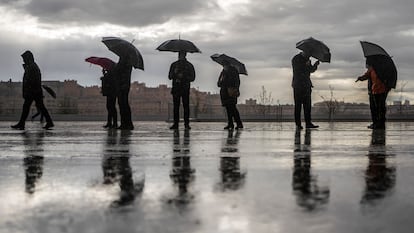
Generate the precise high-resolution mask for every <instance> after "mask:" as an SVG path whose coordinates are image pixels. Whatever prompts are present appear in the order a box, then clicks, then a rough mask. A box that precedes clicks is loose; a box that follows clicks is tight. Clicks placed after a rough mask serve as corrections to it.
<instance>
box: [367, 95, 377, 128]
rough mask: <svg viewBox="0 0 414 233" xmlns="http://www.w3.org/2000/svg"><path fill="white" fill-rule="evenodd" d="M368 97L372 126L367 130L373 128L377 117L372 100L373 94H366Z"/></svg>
mask: <svg viewBox="0 0 414 233" xmlns="http://www.w3.org/2000/svg"><path fill="white" fill-rule="evenodd" d="M368 95H369V109H370V111H371V121H372V124H371V125H369V126H368V128H371V129H372V128H374V125H375V122H376V117H377V110H376V107H375V100H374V95H373V94H368Z"/></svg>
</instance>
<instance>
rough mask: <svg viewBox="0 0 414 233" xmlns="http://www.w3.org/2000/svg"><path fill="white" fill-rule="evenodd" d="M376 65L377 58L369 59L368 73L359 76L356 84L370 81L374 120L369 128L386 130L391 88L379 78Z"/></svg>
mask: <svg viewBox="0 0 414 233" xmlns="http://www.w3.org/2000/svg"><path fill="white" fill-rule="evenodd" d="M376 63H377V61H376V56H369V57H367V59H366V67H367V71H366V72H365V74H363V75H361V76H359V77H358V78H357V80H356V82H358V81H365V80H368V88H369V102H370V109H371V118H372V125H370V126H368V128H370V129H385V120H386V118H385V114H386V112H387V105H386V100H387V96H388V92H389V91H390V88H388V87H387V86H386V85H385V84H384V83H383V82H382V81H381V79H380V78H379V77H378V74H377V71H376V70H375V68H374V65H376Z"/></svg>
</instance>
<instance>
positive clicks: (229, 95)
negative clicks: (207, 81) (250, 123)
mask: <svg viewBox="0 0 414 233" xmlns="http://www.w3.org/2000/svg"><path fill="white" fill-rule="evenodd" d="M212 58H213V57H212ZM213 60H214V58H213ZM220 64H221V65H223V70H222V71H221V73H220V76H219V79H218V81H217V86H218V87H220V98H221V104H222V105H223V106H224V107H225V108H226V112H227V126H226V127H224V129H227V130H233V129H234V123H233V119H234V121H236V124H237V126H236V129H243V123H242V121H241V119H240V113H239V110H237V107H236V104H237V97H239V96H240V92H239V88H240V77H239V72H238V70H237V69H236V68H235V67H234V66H232V65H231V63H230V62H229V61H228V60H226V59H223V60H222V61H221V63H220Z"/></svg>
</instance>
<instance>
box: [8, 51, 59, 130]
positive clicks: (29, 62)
mask: <svg viewBox="0 0 414 233" xmlns="http://www.w3.org/2000/svg"><path fill="white" fill-rule="evenodd" d="M21 56H22V58H23V62H24V64H23V68H24V75H23V98H24V103H23V110H22V114H21V116H20V120H19V122H18V123H17V124H15V125H12V126H11V128H13V129H19V130H24V127H25V122H26V119H27V117H28V115H29V111H30V107H31V105H32V103H33V101H34V102H35V104H36V107H37V108H38V109H39V110H40V112H41V114H42V115H43V116H44V117H45V119H46V125H45V126H44V127H43V128H44V129H50V128H52V127H53V126H54V124H53V121H52V118H51V117H50V115H49V112H48V111H47V109H46V107H45V105H44V103H43V92H42V75H41V72H40V69H39V66H38V65H37V64H36V62H35V60H34V56H33V53H32V52H31V51H29V50H27V51H25V52H24V53H23V54H22V55H21Z"/></svg>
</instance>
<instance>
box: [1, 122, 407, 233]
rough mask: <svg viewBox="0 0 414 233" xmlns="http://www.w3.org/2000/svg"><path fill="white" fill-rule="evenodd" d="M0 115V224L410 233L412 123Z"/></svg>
mask: <svg viewBox="0 0 414 233" xmlns="http://www.w3.org/2000/svg"><path fill="white" fill-rule="evenodd" d="M10 124H11V123H9V122H1V123H0V138H1V139H0V190H1V191H0V199H1V200H3V201H2V202H0V216H1V218H0V232H411V231H412V230H411V229H412V228H413V227H414V223H413V222H412V221H411V219H412V216H414V204H412V200H413V198H414V185H413V184H414V169H413V168H414V157H413V156H412V154H413V151H414V146H413V142H414V137H413V136H414V123H389V124H388V127H387V130H386V131H384V130H375V131H372V130H367V129H366V123H346V122H345V123H335V124H329V123H320V125H321V128H320V129H318V130H301V131H295V129H294V125H293V124H291V123H248V124H246V128H245V129H244V130H242V131H230V132H229V131H223V130H221V128H222V125H223V124H221V123H194V124H193V125H192V129H191V130H184V129H182V130H176V131H170V130H167V128H168V125H167V123H164V122H137V123H136V124H135V125H136V126H137V129H136V130H134V131H132V132H129V131H116V130H109V131H106V130H103V129H101V123H99V122H58V124H57V127H56V129H54V130H48V131H44V130H42V129H41V128H40V126H38V125H37V124H35V123H32V124H28V126H27V129H26V130H25V131H13V130H9V128H8V127H9V125H10Z"/></svg>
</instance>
